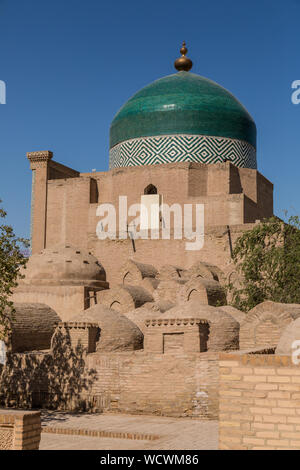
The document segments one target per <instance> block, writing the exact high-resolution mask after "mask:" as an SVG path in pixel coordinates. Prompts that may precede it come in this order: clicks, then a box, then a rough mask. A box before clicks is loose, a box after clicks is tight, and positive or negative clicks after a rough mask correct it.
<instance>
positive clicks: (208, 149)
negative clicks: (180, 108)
mask: <svg viewBox="0 0 300 470" xmlns="http://www.w3.org/2000/svg"><path fill="white" fill-rule="evenodd" d="M227 160H229V161H231V162H232V163H233V164H234V165H236V166H237V167H242V168H254V169H256V150H255V148H254V147H253V146H252V145H251V144H249V143H248V142H243V141H241V140H235V139H226V138H223V137H211V136H204V135H166V136H155V137H141V138H138V139H132V140H127V141H125V142H121V143H120V144H118V145H115V146H114V147H113V148H111V149H110V153H109V168H110V169H113V168H118V167H124V166H125V167H126V166H140V165H155V164H159V163H160V164H161V163H173V162H195V163H206V164H212V163H221V162H226V161H227Z"/></svg>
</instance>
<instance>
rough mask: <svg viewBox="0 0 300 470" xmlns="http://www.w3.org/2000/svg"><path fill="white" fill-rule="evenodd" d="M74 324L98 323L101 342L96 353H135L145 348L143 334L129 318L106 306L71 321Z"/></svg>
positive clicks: (96, 308) (86, 312)
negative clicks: (134, 351)
mask: <svg viewBox="0 0 300 470" xmlns="http://www.w3.org/2000/svg"><path fill="white" fill-rule="evenodd" d="M72 322H86V323H92V324H95V323H97V324H98V325H99V328H100V340H99V342H98V344H97V347H96V351H97V352H99V351H103V352H109V351H133V350H136V349H142V348H143V339H144V337H143V333H142V332H141V330H140V329H139V328H138V327H137V326H136V325H135V324H134V323H133V322H132V321H130V320H128V318H126V317H125V316H124V315H122V314H121V313H119V312H116V311H115V310H112V309H110V308H108V307H106V306H104V305H101V304H97V305H95V306H94V307H91V308H89V309H87V310H84V311H83V312H82V313H80V314H79V315H76V316H74V317H73V318H71V319H70V323H72Z"/></svg>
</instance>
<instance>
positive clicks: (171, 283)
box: [0, 45, 300, 448]
mask: <svg viewBox="0 0 300 470" xmlns="http://www.w3.org/2000/svg"><path fill="white" fill-rule="evenodd" d="M186 52H187V51H186V48H185V46H184V45H183V47H182V49H181V54H182V55H181V57H180V58H179V59H177V61H176V62H175V67H176V69H177V73H175V74H174V75H170V76H167V77H164V78H161V79H159V80H156V81H155V82H153V83H152V84H150V85H148V86H146V87H145V88H143V89H142V90H141V91H139V92H138V93H136V94H135V95H134V96H133V97H132V98H131V99H129V101H128V102H127V103H126V104H125V105H124V106H123V107H122V108H121V109H120V111H119V112H118V113H117V115H116V116H115V118H114V120H113V122H112V125H111V129H110V156H109V162H110V169H109V170H108V171H106V172H90V173H81V172H79V171H78V170H75V169H71V168H68V167H66V166H64V165H63V164H61V163H58V162H55V161H54V160H53V154H52V152H50V151H40V152H31V153H28V154H27V156H28V159H29V162H30V167H31V170H32V175H33V177H32V212H31V241H32V256H31V257H30V259H29V262H28V266H27V269H26V271H25V273H24V274H25V278H24V279H22V280H20V283H19V286H18V287H17V289H16V290H15V291H14V294H13V301H14V302H15V306H16V312H17V314H16V318H15V320H14V321H13V322H12V325H11V332H10V335H9V336H8V337H7V339H6V343H5V347H6V355H7V361H6V364H5V365H4V366H3V367H2V375H1V379H0V383H1V392H2V396H1V397H0V399H1V401H2V403H4V404H5V405H6V406H12V407H14V406H22V407H49V408H60V409H78V408H80V409H90V410H100V411H102V410H106V411H107V410H108V411H115V412H128V413H148V414H149V413H153V414H159V415H167V416H189V417H193V418H206V419H207V418H208V419H209V418H217V417H218V416H219V406H221V408H222V412H221V415H220V420H221V421H222V419H224V420H225V421H226V422H227V423H228V422H230V421H234V420H236V421H237V420H238V419H239V418H238V417H237V416H238V414H239V406H238V397H240V396H241V395H239V388H238V384H239V383H240V382H242V381H243V376H244V375H245V374H246V376H248V375H249V376H250V375H251V376H252V377H253V379H252V380H251V379H249V380H248V379H247V380H248V382H249V383H248V382H247V381H246V383H247V384H248V385H247V387H248V389H249V390H248V391H249V392H251V390H252V391H253V395H252V397H251V396H250V395H249V394H248V395H247V397H246V396H244V398H249V400H250V401H249V406H250V405H251V404H252V405H253V409H251V410H252V411H251V412H249V413H250V414H251V416H250V417H249V420H250V422H251V421H252V418H253V421H254V420H255V421H258V422H259V421H260V420H259V419H258V420H256V411H255V409H254V405H255V397H256V396H257V397H258V395H255V393H258V389H256V388H255V386H256V385H257V384H259V383H260V384H261V389H259V390H260V392H262V396H260V400H268V399H269V397H268V396H267V394H266V393H264V388H263V384H264V383H266V385H268V384H267V382H268V379H267V375H268V372H266V373H264V374H263V375H262V376H261V377H263V379H259V378H258V379H257V381H255V377H256V376H257V374H258V375H259V372H257V369H258V368H259V364H260V363H259V359H258V358H265V362H262V364H263V369H265V368H270V369H272V371H273V372H274V374H275V375H276V374H277V372H276V370H277V369H280V367H281V366H283V362H282V361H283V359H281V362H280V361H279V362H278V361H277V362H276V357H277V356H276V355H274V352H275V350H276V348H277V346H278V343H280V349H279V350H278V353H280V354H281V357H282V358H283V357H285V356H284V355H288V354H289V352H290V347H291V346H290V345H291V341H292V339H291V338H292V336H293V331H294V329H293V328H292V327H291V325H292V324H294V323H295V324H297V325H298V320H297V319H299V317H300V306H298V305H283V304H274V303H273V302H264V303H263V304H260V305H258V306H257V307H255V309H253V310H252V311H251V312H250V313H249V314H247V316H246V315H245V314H244V313H243V312H240V311H238V310H236V309H235V308H233V307H231V306H229V305H227V299H226V295H225V290H224V286H225V284H226V283H227V282H228V280H230V281H232V282H235V280H236V273H235V270H234V266H233V264H232V262H231V254H232V248H233V247H234V243H235V240H236V239H237V237H238V236H240V235H241V234H242V233H243V232H244V231H245V230H248V229H251V228H252V227H253V225H254V224H257V223H259V221H260V220H262V219H264V218H268V217H270V216H272V215H273V185H272V183H270V182H269V181H268V180H267V179H266V178H265V177H264V176H263V175H261V174H260V173H259V172H258V171H257V163H256V127H255V123H254V121H253V119H252V118H251V116H250V115H249V113H248V112H247V111H246V109H245V108H244V107H243V106H242V104H241V103H240V102H239V101H238V100H237V99H236V98H235V97H234V96H233V95H232V94H231V93H230V92H228V91H227V90H225V89H224V88H222V87H221V86H220V85H218V84H216V83H214V82H212V81H210V80H208V79H206V78H203V77H200V76H198V75H195V74H193V73H191V72H190V71H189V70H190V68H191V65H192V64H191V61H190V60H189V59H188V58H187V57H186ZM120 196H127V203H128V206H130V205H131V204H136V203H141V201H142V202H143V204H145V205H146V207H148V208H149V207H150V206H151V205H152V206H154V208H155V207H157V211H156V212H155V214H156V215H155V216H154V217H153V218H152V219H151V220H150V219H149V220H150V222H147V224H148V225H147V224H146V226H145V224H144V227H143V228H144V230H147V231H150V229H155V230H156V233H157V236H156V238H155V239H150V238H148V239H136V240H133V239H132V237H130V236H127V235H128V233H130V230H131V228H130V227H131V223H132V218H130V217H128V218H127V219H126V220H123V221H122V223H120V222H119V220H120V218H122V214H119V209H118V208H119V197H120ZM162 201H163V203H165V204H169V205H172V204H180V205H181V206H183V205H184V204H194V205H195V204H203V205H204V246H203V248H202V249H200V250H187V249H186V242H187V241H188V240H187V237H185V236H183V237H182V238H181V239H177V238H176V237H175V238H174V232H175V231H176V230H177V226H176V224H177V222H175V219H172V218H171V237H170V239H164V238H163V237H162V228H163V224H164V213H163V212H161V211H160V209H159V207H160V204H161V202H162ZM100 204H112V205H114V207H116V214H117V226H116V233H115V234H114V236H113V237H110V238H106V239H101V237H100V238H99V237H98V236H97V230H98V229H97V227H98V228H99V220H100V219H99V216H98V215H97V208H98V206H99V205H100ZM142 223H144V222H141V224H142ZM124 227H125V230H124ZM191 228H193V226H192V227H191ZM124 231H125V236H124ZM127 232H128V233H127ZM299 321H300V320H299ZM288 328H290V330H289V329H288ZM220 353H222V356H221V359H222V364H223V365H222V366H221V368H220ZM246 353H247V354H246ZM270 353H272V356H270ZM227 354H228V357H229V359H228V361H226V357H227ZM257 354H259V356H258V355H257ZM251 357H253V360H252V359H251ZM268 357H271V360H270V361H269V362H268ZM243 358H244V359H243ZM247 358H248V359H247ZM249 358H250V359H249ZM251 360H252V362H251ZM243 361H244V362H243ZM245 361H246V362H245ZM253 361H254V362H253ZM255 361H256V362H255ZM226 364H227V365H226ZM251 364H254V366H255V367H254V366H253V367H254V368H253V367H252V366H251ZM274 364H275V365H274ZM256 366H257V367H256ZM0 367H1V366H0ZM251 367H252V368H251ZM248 369H249V374H248ZM275 369H276V370H275ZM16 370H18V373H16ZM231 370H232V378H230V371H231ZM289 370H290V369H287V368H286V374H290V372H289ZM273 372H272V373H273ZM278 373H279V374H280V372H278ZM74 375H75V376H76V381H74V380H71V379H70V377H74ZM234 376H235V377H239V379H236V380H237V382H236V384H235V387H234V386H233V387H232V389H231V386H232V383H234V380H235V379H234ZM276 376H277V375H276ZM287 377H288V375H287ZM231 380H232V382H231ZM25 384H26V387H25ZM278 384H279V382H278V383H277V382H274V383H273V385H274V391H278V393H279V388H278V387H277V385H278ZM297 384H298V385H297V387H298V388H299V390H298V391H299V393H300V385H299V383H298V382H297ZM276 387H277V388H276ZM295 387H296V385H295ZM297 387H296V388H297ZM267 389H268V387H266V390H267ZM3 390H5V393H4V394H3ZM220 390H221V392H222V394H221V395H220V394H219V391H220ZM234 390H235V391H234ZM286 392H287V390H286ZM241 393H242V392H241ZM243 393H244V392H243ZM228 397H230V399H229V398H228ZM234 397H237V400H235V399H234V402H235V405H234V406H236V410H233V413H235V415H234V416H231V414H230V413H231V411H230V406H229V405H230V403H227V404H226V400H227V401H228V400H229V401H231V400H232V399H233V398H234ZM286 398H287V400H288V399H289V398H291V396H289V397H288V396H287V395H286ZM274 399H275V397H274ZM224 400H225V401H224ZM259 406H260V405H257V408H259ZM280 406H281V405H280V404H277V405H276V407H277V408H280ZM233 408H234V407H233ZM233 408H232V409H233ZM250 408H251V407H250ZM271 408H272V407H271ZM271 408H270V409H271ZM274 408H275V405H274ZM257 413H259V411H257ZM266 413H267V415H269V411H267V412H266ZM270 413H271V412H270ZM275 415H276V414H275ZM299 419H300V418H299ZM262 421H263V419H262ZM275 422H276V420H275V421H274V422H273V424H274V423H275ZM269 424H270V425H271V424H272V423H269ZM299 424H300V423H299ZM226 426H227V425H225V432H224V433H223V434H222V432H221V437H222V436H223V437H222V439H223V440H222V439H221V443H222V444H221V446H222V447H223V448H227V447H229V448H232V446H233V447H234V445H236V446H237V447H240V448H247V446H248V447H249V446H250V447H251V446H252V447H253V446H254V444H253V442H254V441H253V439H254V440H255V438H257V439H258V440H259V439H260V440H261V441H263V443H261V446H262V447H263V446H266V447H268V445H269V444H268V443H267V437H265V438H263V437H257V436H256V437H255V436H254V434H255V432H258V431H257V430H258V428H259V426H258V427H257V428H255V430H254V428H253V429H252V428H251V426H250V428H249V429H250V430H249V429H248V434H249V436H248V439H250V441H251V438H253V436H254V438H253V439H252V444H251V443H249V442H248V443H247V441H243V437H241V436H242V433H243V429H244V428H243V426H242V425H241V427H240V428H239V431H237V433H236V434H234V435H232V436H231V434H230V430H228V429H227V428H226ZM274 426H277V424H276V425H275V424H274ZM274 429H275V428H274ZM293 430H294V428H293ZM274 432H277V433H278V435H279V434H280V430H279V429H277V428H276V429H275V431H274ZM239 433H240V434H239ZM230 439H231V440H230ZM274 445H275V444H274ZM289 445H290V441H289V442H288V443H287V446H289ZM278 446H279V444H278Z"/></svg>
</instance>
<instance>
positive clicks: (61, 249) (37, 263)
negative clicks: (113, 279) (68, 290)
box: [22, 245, 106, 285]
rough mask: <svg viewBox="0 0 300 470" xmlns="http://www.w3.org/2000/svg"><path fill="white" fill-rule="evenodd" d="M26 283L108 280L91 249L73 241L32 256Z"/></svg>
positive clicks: (75, 282) (76, 282)
mask: <svg viewBox="0 0 300 470" xmlns="http://www.w3.org/2000/svg"><path fill="white" fill-rule="evenodd" d="M23 274H24V275H25V279H23V281H22V283H25V284H39V285H43V284H56V283H59V284H60V285H63V284H65V285H70V284H71V285H72V284H75V285H76V284H79V283H83V282H84V283H88V284H91V285H93V284H95V285H97V284H99V281H102V282H103V281H106V274H105V271H104V268H103V266H102V265H101V264H100V263H99V261H98V260H97V258H95V256H93V255H92V254H91V253H90V252H88V251H85V250H82V249H77V248H75V247H73V246H70V245H60V246H57V247H54V248H47V249H44V250H42V251H41V252H40V253H37V254H34V255H32V256H31V257H30V258H29V261H28V263H27V267H26V269H24V270H23Z"/></svg>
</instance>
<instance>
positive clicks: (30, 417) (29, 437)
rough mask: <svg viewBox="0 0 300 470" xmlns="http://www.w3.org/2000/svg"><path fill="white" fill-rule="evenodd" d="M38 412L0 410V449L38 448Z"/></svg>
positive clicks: (39, 427) (39, 435)
mask: <svg viewBox="0 0 300 470" xmlns="http://www.w3.org/2000/svg"><path fill="white" fill-rule="evenodd" d="M40 440H41V415H40V413H39V412H30V411H12V410H0V450H38V449H39V445H40Z"/></svg>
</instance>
